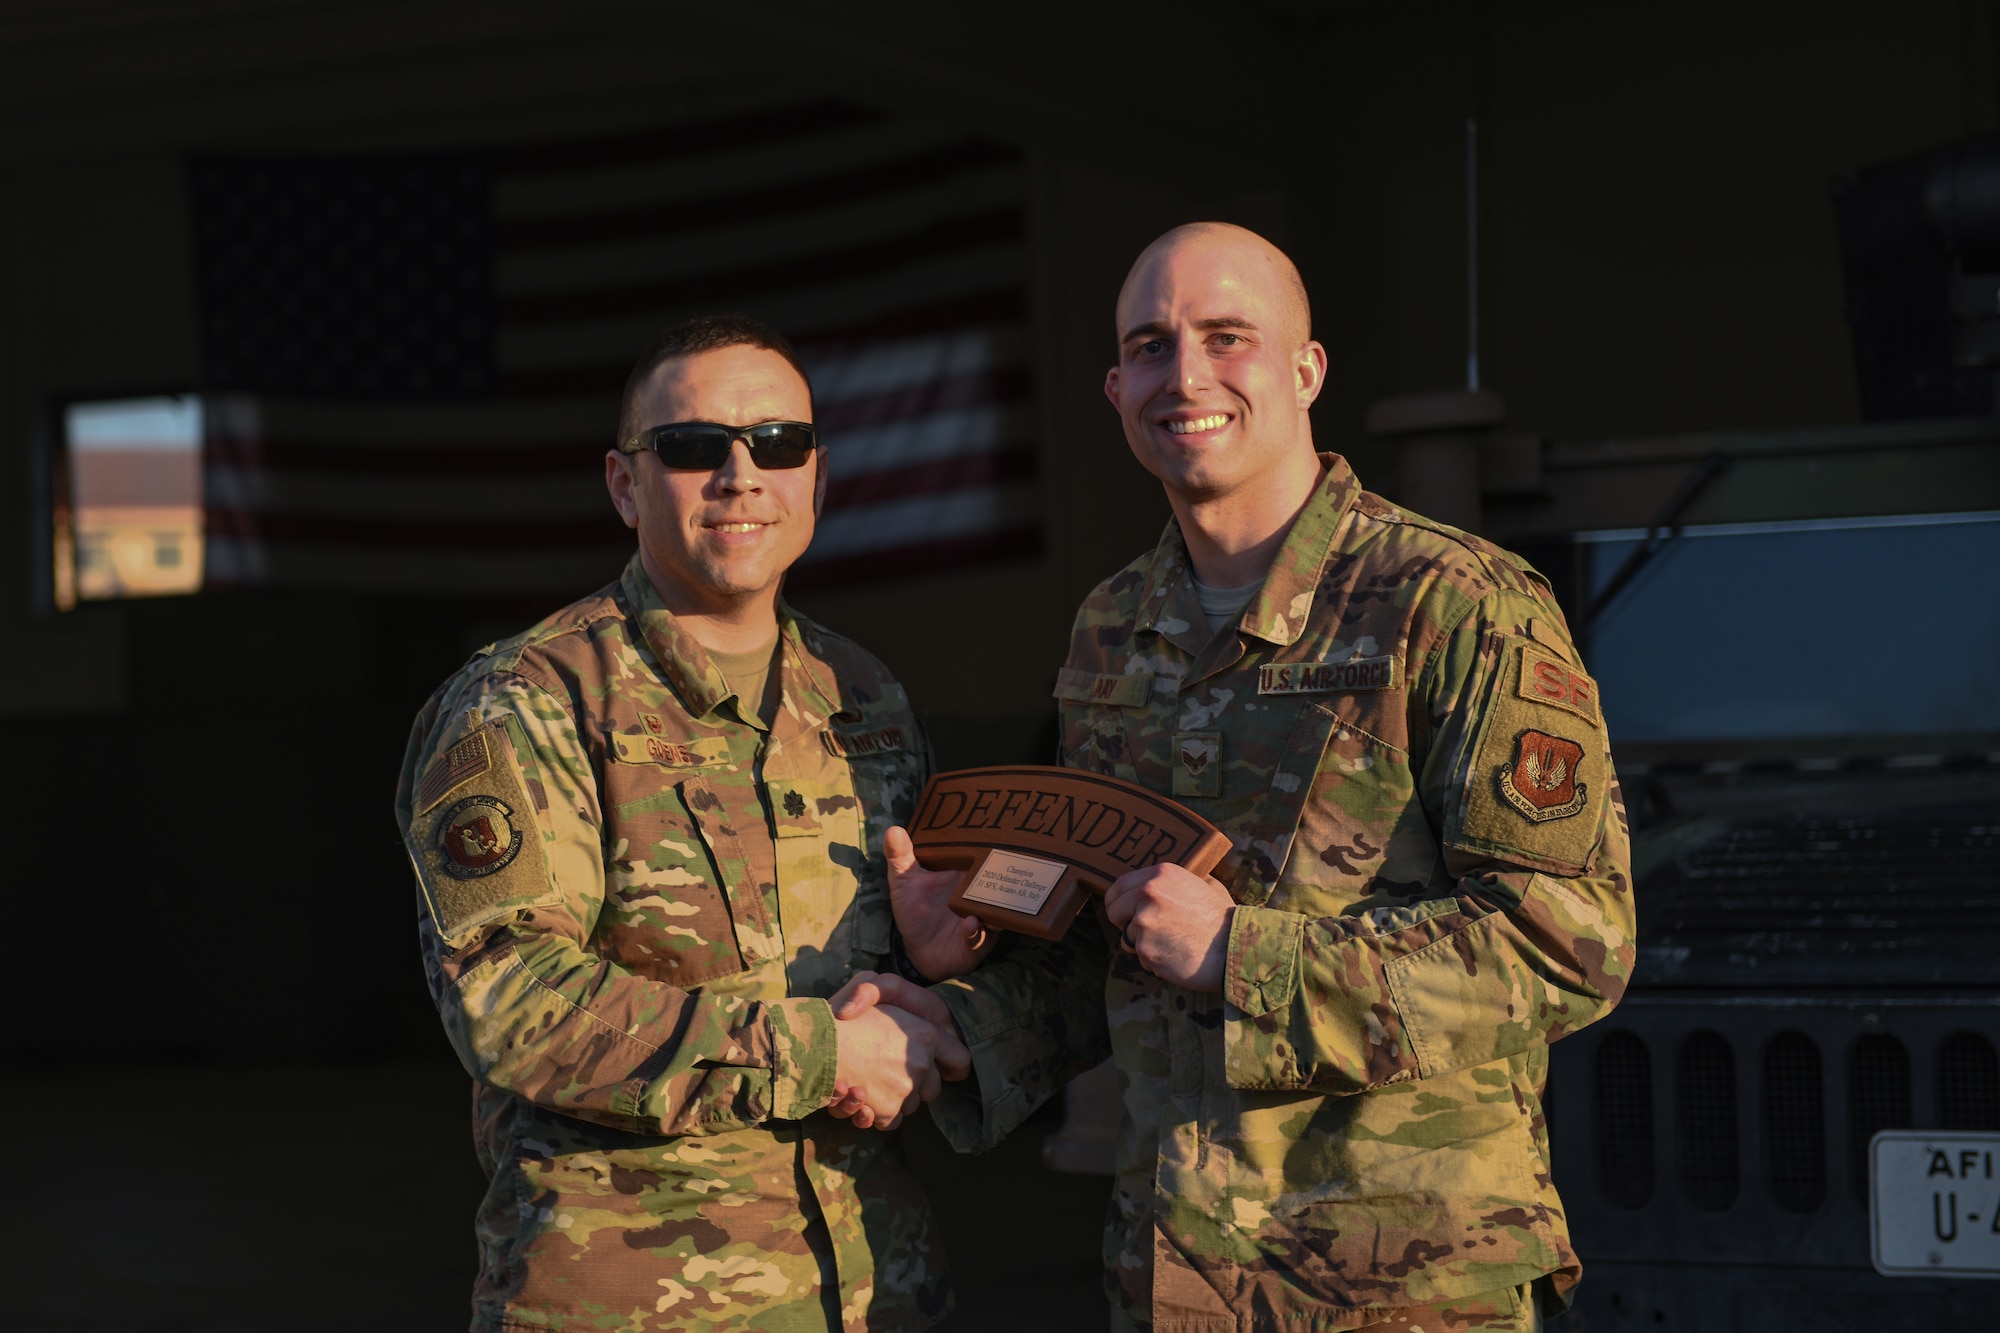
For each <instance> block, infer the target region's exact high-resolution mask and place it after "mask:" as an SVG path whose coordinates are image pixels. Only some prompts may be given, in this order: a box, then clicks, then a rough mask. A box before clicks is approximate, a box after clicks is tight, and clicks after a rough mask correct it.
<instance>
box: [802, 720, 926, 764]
mask: <svg viewBox="0 0 2000 1333" xmlns="http://www.w3.org/2000/svg"><path fill="white" fill-rule="evenodd" d="M820 735H821V736H823V737H824V738H825V739H826V752H827V753H828V754H830V755H832V756H833V757H834V758H835V759H855V758H862V757H865V756H867V755H871V754H895V753H898V752H901V751H905V750H909V749H911V748H913V747H912V746H911V744H910V734H909V732H908V731H906V730H905V729H903V728H902V727H898V726H887V727H874V728H871V729H869V730H866V731H835V730H834V729H832V728H831V727H829V728H828V729H827V730H825V731H822V732H821V733H820Z"/></svg>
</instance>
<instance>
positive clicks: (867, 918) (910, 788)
mask: <svg viewBox="0 0 2000 1333" xmlns="http://www.w3.org/2000/svg"><path fill="white" fill-rule="evenodd" d="M897 730H898V731H901V730H902V729H901V728H897ZM829 734H831V733H829ZM836 746H839V747H841V748H847V747H846V746H845V745H844V743H843V742H838V741H836V742H833V743H830V744H829V746H828V748H829V749H835V748H836ZM843 757H844V758H845V759H846V761H847V775H848V780H849V781H850V782H851V783H852V784H853V788H854V796H853V801H854V808H853V809H852V810H847V809H842V810H840V811H839V812H838V813H837V814H836V815H834V816H832V817H830V818H828V819H827V820H826V823H827V824H828V826H829V835H830V836H829V843H828V849H827V850H828V855H829V856H831V857H833V858H835V859H836V860H838V859H840V858H842V857H846V856H850V855H851V856H852V857H853V858H854V865H853V867H852V868H853V869H854V871H855V876H856V889H855V899H854V935H853V948H854V965H855V966H857V967H863V966H871V965H877V964H879V962H880V960H881V959H883V958H884V957H886V956H887V954H888V952H889V923H890V917H891V913H890V907H889V871H888V862H887V860H886V859H885V857H884V856H883V853H882V835H883V834H885V833H887V832H888V831H889V828H890V826H891V825H894V824H901V825H904V826H905V827H907V826H908V825H909V822H910V816H911V815H912V814H913V813H914V812H915V810H916V805H917V793H918V791H919V789H920V788H921V787H922V785H923V777H924V768H925V761H924V756H923V755H922V754H921V753H919V752H918V750H917V749H916V748H915V741H914V738H911V740H910V741H909V742H908V743H906V745H905V746H904V747H902V748H897V749H879V750H875V751H873V752H870V753H859V752H856V751H855V750H854V749H851V748H847V753H846V754H845V755H844V756H843ZM835 819H843V820H847V821H851V822H848V823H845V825H844V827H845V828H846V829H847V830H851V832H850V833H847V834H846V836H842V834H841V833H840V832H839V831H837V830H836V829H835V828H834V820H835ZM850 837H851V838H852V839H853V841H852V843H849V841H848V838H850ZM870 960H873V962H871V961H870Z"/></svg>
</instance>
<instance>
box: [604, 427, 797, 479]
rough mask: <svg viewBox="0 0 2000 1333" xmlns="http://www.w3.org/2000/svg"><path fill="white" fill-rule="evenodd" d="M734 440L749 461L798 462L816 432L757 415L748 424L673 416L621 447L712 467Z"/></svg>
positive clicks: (674, 464) (691, 466)
mask: <svg viewBox="0 0 2000 1333" xmlns="http://www.w3.org/2000/svg"><path fill="white" fill-rule="evenodd" d="M738 440H744V441H747V442H748V443H749V445H750V461H751V462H753V463H755V464H756V465H757V466H758V467H760V468H764V469H767V470H769V469H773V468H792V467H804V466H805V462H806V460H807V459H808V458H811V457H812V454H813V450H814V449H815V448H817V447H818V446H819V432H817V431H815V430H814V429H813V428H812V427H811V426H810V425H808V424H807V423H806V422H803V421H760V422H758V423H757V424H756V425H754V426H725V425H723V424H722V423H720V422H716V421H675V422H670V423H668V424H667V425H664V426H654V427H652V428H651V429H649V430H644V431H641V432H640V433H639V435H638V437H637V438H636V439H630V440H627V441H626V442H625V452H626V453H628V454H629V453H636V452H638V451H639V450H641V449H651V450H652V451H653V452H654V453H656V454H658V455H659V456H660V462H662V463H664V464H665V465H666V466H668V467H671V468H683V469H686V470H688V471H700V472H713V471H715V469H717V468H719V467H721V466H722V464H723V463H724V461H726V460H727V459H728V457H729V451H730V449H732V448H733V447H735V444H736V442H737V441H738Z"/></svg>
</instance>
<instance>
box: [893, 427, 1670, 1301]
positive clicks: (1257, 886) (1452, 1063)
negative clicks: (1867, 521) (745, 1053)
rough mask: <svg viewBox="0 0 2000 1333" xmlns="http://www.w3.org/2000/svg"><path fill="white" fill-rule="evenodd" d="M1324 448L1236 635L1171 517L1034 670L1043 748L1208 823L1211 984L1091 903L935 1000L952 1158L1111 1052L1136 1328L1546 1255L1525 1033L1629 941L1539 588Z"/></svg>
mask: <svg viewBox="0 0 2000 1333" xmlns="http://www.w3.org/2000/svg"><path fill="white" fill-rule="evenodd" d="M1325 458H1326V465H1327V470H1326V473H1325V476H1324V479H1323V482H1322V484H1321V486H1320V488H1319V489H1318V491H1317V492H1316V493H1315V495H1314V497H1313V498H1312V500H1311V501H1310V502H1309V503H1308V504H1307V506H1306V507H1305V509H1304V510H1303V511H1302V512H1301V513H1300V515H1299V517H1298V519H1297V520H1296V521H1295V523H1294V524H1293V527H1292V529H1291V532H1290V533H1289V534H1288V536H1287V538H1286V541H1285V543H1284V546H1283V547H1282V549H1281V550H1280V552H1279V554H1278V556H1277V560H1276V563H1275V564H1274V566H1273V568H1272V570H1271V572H1270V574H1269V576H1268V577H1267V578H1266V579H1265V581H1264V583H1263V585H1262V588H1261V589H1260V591H1259V592H1258V594H1257V596H1256V597H1255V598H1254V599H1253V600H1252V601H1251V602H1250V604H1249V605H1248V606H1247V607H1246V608H1245V610H1244V613H1243V616H1242V619H1241V621H1240V622H1239V623H1237V624H1235V625H1230V626H1225V627H1224V628H1223V630H1222V631H1221V632H1220V633H1217V634H1213V635H1211V634H1210V633H1209V631H1208V627H1207V622H1206V621H1205V620H1204V619H1203V617H1202V613H1201V608H1200V605H1199V603H1198V601H1197V599H1196V595H1195V590H1194V587H1193V584H1192V580H1191V577H1190V569H1191V567H1190V565H1189V563H1188V557H1187V551H1186V547H1185V545H1184V544H1183V542H1182V540H1181V537H1180V533H1179V530H1178V528H1177V527H1175V526H1174V525H1173V524H1171V523H1170V524H1169V525H1168V528H1167V532H1166V534H1165V536H1164V537H1163V538H1162V540H1161V542H1160V545H1159V547H1158V548H1157V549H1156V550H1155V551H1153V552H1152V553H1151V554H1149V555H1147V556H1145V557H1143V558H1141V559H1139V560H1137V561H1134V562H1133V563H1132V564H1131V565H1129V566H1127V567H1126V568H1125V569H1124V570H1122V571H1121V572H1119V573H1118V574H1116V575H1115V576H1113V577H1112V578H1111V579H1110V580H1108V581H1107V582H1105V583H1103V584H1102V585H1100V586H1099V587H1098V588H1097V589H1096V590H1095V591H1094V592H1093V593H1092V594H1091V595H1090V596H1089V598H1087V599H1086V600H1085V601H1084V603H1083V606H1082V608H1081V610H1080V611H1079V612H1078V614H1077V619H1076V628H1075V632H1074V637H1073V638H1072V640H1071V647H1070V656H1069V663H1068V666H1067V667H1066V668H1065V669H1064V671H1063V672H1062V673H1061V676H1060V677H1059V680H1058V684H1057V687H1056V694H1057V697H1058V698H1059V699H1060V700H1061V710H1062V719H1063V733H1064V734H1063V749H1064V758H1065V762H1066V763H1067V764H1069V765H1071V766H1074V767H1079V768H1088V769H1092V770H1095V771H1098V772H1102V773H1108V774H1112V775H1115V776H1117V777H1122V778H1126V779H1130V780H1134V781H1138V782H1141V783H1144V784H1145V785H1147V786H1148V787H1151V788H1153V789H1154V790H1156V791H1161V792H1167V793H1170V794H1172V795H1173V796H1174V797H1176V798H1177V799H1179V800H1180V801H1181V802H1183V803H1184V804H1186V805H1187V806H1189V807H1190V808H1191V809H1193V810H1195V811H1197V812H1199V813H1200V814H1202V815H1204V816H1206V817H1207V818H1208V819H1209V820H1211V821H1212V822H1214V823H1215V824H1216V825H1217V826H1218V827H1220V828H1221V829H1223V830H1224V831H1225V832H1226V833H1228V834H1229V836H1230V838H1231V840H1232V841H1233V843H1234V845H1235V846H1234V851H1233V852H1232V854H1231V855H1230V856H1229V857H1228V858H1226V859H1225V860H1224V862H1223V864H1222V866H1221V867H1219V868H1218V870H1217V871H1216V876H1217V878H1218V879H1220V880H1222V882H1223V883H1224V884H1226V885H1228V886H1229V887H1230V890H1231V892H1232V894H1233V896H1234V897H1235V898H1236V900H1237V903H1238V904H1239V905H1238V906H1237V907H1236V908H1235V909H1234V911H1233V912H1232V914H1231V918H1230V920H1231V924H1230V927H1229V939H1228V955H1227V962H1226V970H1225V979H1224V985H1223V990H1222V992H1221V993H1220V994H1197V993H1193V992H1189V991H1186V990H1183V989H1181V988H1179V987H1176V986H1172V985H1169V984H1167V983H1165V982H1162V981H1160V980H1158V979H1157V978H1155V977H1153V976H1152V975H1151V974H1150V973H1148V972H1146V971H1144V970H1143V969H1142V968H1141V967H1139V965H1138V964H1137V962H1136V960H1134V959H1133V958H1132V957H1131V956H1130V955H1127V954H1124V953H1122V952H1120V951H1115V950H1113V949H1112V948H1111V947H1110V939H1111V935H1110V931H1109V927H1108V925H1106V924H1105V923H1104V922H1103V918H1102V913H1101V908H1100V911H1099V914H1098V928H1097V929H1093V928H1092V923H1091V921H1090V920H1089V919H1088V918H1085V919H1081V920H1079V922H1078V924H1077V925H1076V926H1075V927H1073V928H1072V929H1071V931H1070V933H1069V936H1068V937H1067V939H1065V940H1064V941H1063V942H1061V943H1060V944H1056V945H1039V944H1034V943H1024V944H1022V945H1019V946H1017V947H1015V948H1014V949H1013V950H1012V952H1011V953H1009V954H1008V955H1007V956H1006V957H1005V958H1004V959H1003V960H1001V961H997V962H991V963H989V964H988V965H987V966H985V967H982V968H980V969H977V970H975V971H974V972H972V973H970V974H968V975H967V976H965V977H963V978H960V979H958V980H956V981H954V982H948V983H945V984H944V985H942V986H940V987H938V990H939V993H941V994H943V995H944V996H945V998H946V1000H947V1002H948V1003H949V1004H950V1005H951V1006H952V1008H953V1011H954V1014H955V1016H956V1017H957V1019H958V1022H959V1025H960V1027H961V1029H962V1030H963V1031H964V1033H965V1035H966V1038H967V1040H968V1042H969V1043H970V1044H971V1046H972V1049H973V1053H974V1058H975V1069H976V1073H977V1092H976V1093H975V1092H973V1091H972V1090H971V1085H962V1086H961V1088H959V1089H955V1090H951V1091H948V1092H947V1094H946V1096H945V1097H944V1098H942V1099H940V1100H939V1101H938V1102H936V1103H933V1112H934V1114H935V1115H936V1117H937V1119H938V1121H939V1123H940V1125H941V1126H942V1127H943V1128H944V1129H945V1131H946V1133H947V1135H948V1136H949V1137H951V1138H952V1139H953V1140H954V1143H955V1146H958V1147H960V1148H961V1149H974V1148H977V1147H979V1146H981V1145H983V1144H989V1143H991V1142H994V1141H996V1140H997V1139H998V1138H999V1137H1000V1136H1001V1135H1003V1134H1005V1133H1006V1132H1007V1131H1008V1130H1009V1129H1011V1128H1012V1127H1013V1126H1014V1125H1016V1124H1018V1123H1019V1122H1020V1120H1021V1118H1022V1117H1023V1116H1024V1115H1025V1114H1026V1113H1027V1112H1028V1111H1029V1110H1032V1109H1033V1107H1034V1106H1035V1105H1036V1104H1037V1103H1039V1102H1040V1101H1041V1100H1042V1099H1044V1098H1045V1097H1047V1096H1048V1095H1049V1094H1050V1093H1051V1092H1052V1091H1053V1090H1054V1089H1055V1088H1056V1087H1058V1086H1060V1084H1061V1083H1062V1081H1063V1080H1065V1079H1066V1078H1068V1077H1070V1076H1071V1075H1072V1074H1074V1073H1075V1072H1077V1071H1078V1070H1079V1069H1081V1068H1084V1067H1087V1066H1088V1065H1089V1064H1091V1063H1093V1062H1094V1061H1096V1060H1098V1059H1101V1058H1102V1057H1103V1055H1104V1053H1105V1051H1106V1049H1107V1038H1108V1047H1109V1049H1110V1050H1111V1051H1112V1052H1113V1053H1115V1055H1116V1056H1117V1063H1118V1069H1119V1080H1120V1087H1121V1089H1122V1094H1123V1098H1124V1104H1125V1105H1124V1112H1125V1114H1124V1127H1123V1130H1122V1133H1121V1136H1120V1143H1119V1148H1118V1178H1117V1183H1116V1187H1115V1190H1114V1193H1113V1199H1112V1206H1111V1209H1110V1213H1109V1220H1108V1226H1107V1235H1106V1239H1105V1259H1106V1267H1107V1278H1106V1281H1107V1284H1108V1286H1109V1287H1110V1290H1111V1294H1112V1297H1113V1304H1114V1309H1115V1310H1118V1311H1120V1312H1122V1313H1121V1315H1120V1320H1121V1322H1130V1323H1137V1324H1148V1323H1150V1324H1151V1325H1153V1326H1154V1327H1156V1328H1158V1329H1160V1330H1163V1331H1164V1330H1175V1331H1176V1333H1181V1331H1185V1330H1203V1331H1204V1333H1206V1331H1207V1330H1218V1331H1219V1330H1231V1331H1232V1333H1233V1331H1235V1330H1244V1331H1246V1333H1247V1330H1250V1329H1252V1328H1259V1329H1262V1328H1283V1329H1288V1330H1307V1329H1334V1328H1349V1327H1355V1326H1358V1325H1362V1324H1366V1323H1371V1322H1375V1321H1377V1320H1380V1319H1383V1318H1385V1317H1386V1316H1385V1311H1389V1310H1393V1309H1396V1308H1399V1307H1408V1306H1421V1305H1428V1304H1432V1303H1437V1302H1443V1301H1448V1300H1453V1299H1457V1298H1464V1297H1467V1296H1471V1295H1474V1294H1476V1293H1488V1292H1493V1291H1496V1290H1498V1289H1504V1288H1508V1287H1513V1286H1518V1285H1520V1284H1523V1283H1526V1282H1529V1281H1531V1280H1533V1279H1536V1278H1538V1277H1540V1276H1541V1275H1544V1274H1554V1275H1555V1281H1554V1286H1555V1287H1556V1289H1557V1290H1559V1291H1567V1289H1568V1287H1569V1286H1570V1285H1572V1284H1573V1283H1574V1281H1575V1279H1576V1275H1577V1272H1578V1266H1577V1261H1576V1257H1575V1255H1574V1253H1573V1252H1572V1251H1571V1249H1570V1245H1569V1240H1568V1235H1567V1231H1566V1228H1565V1225H1564V1220H1563V1213H1562V1205H1561V1201H1560V1200H1559V1199H1558V1198H1557V1197H1556V1191H1555V1189H1554V1186H1553V1185H1552V1183H1551V1181H1550V1175H1549V1156H1548V1139H1547V1131H1546V1125H1545V1122H1544V1119H1543V1115H1542V1108H1541V1102H1540V1099H1539V1093H1540V1090H1541V1088H1542V1086H1543V1083H1544V1080H1545V1076H1546V1071H1547V1061H1548V1046H1547V1043H1548V1042H1550V1041H1552V1040H1554V1039H1555V1038H1557V1037H1560V1036H1562V1035H1563V1034H1565V1033H1567V1032H1570V1031H1572V1030H1574V1029H1576V1028H1579V1027H1581V1026H1583V1025H1584V1024H1586V1023H1589V1022H1590V1021H1592V1020H1593V1019H1595V1018H1597V1017H1599V1016H1600V1015H1602V1014H1603V1013H1604V1012H1606V1011H1607V1010H1608V1009H1609V1008H1610V1007H1611V1005H1613V1004H1614V1003H1616V1002H1617V1000H1618V997H1619V996H1620V995H1621V994H1622V992H1623V990H1624V987H1625V982H1626V979H1627V978H1628V976H1629V975H1630V972H1631V966H1632V959H1633V947H1632V934H1633V908H1632V890H1631V882H1630V879H1629V875H1628V870H1627V860H1628V841H1627V832H1626V828H1625V824H1624V813H1623V808H1622V805H1621V803H1620V799H1619V795H1618V791H1617V783H1616V779H1615V778H1614V777H1613V775H1612V771H1611V763H1610V751H1609V748H1608V745H1607V743H1606V739H1605V733H1604V725H1603V718H1602V715H1601V713H1600V711H1599V708H1598V703H1597V699H1596V694H1595V687H1594V685H1593V684H1592V682H1591V680H1590V678H1589V677H1588V676H1586V675H1585V674H1584V672H1583V670H1582V668H1581V665H1580V663H1579V662H1578V659H1577V655H1576V652H1575V650H1574V649H1573V648H1572V647H1571V645H1570V642H1569V639H1568V636H1567V633H1566V631H1565V628H1564V625H1563V620H1562V616H1561V613H1560V612H1559V611H1558V610H1557V609H1556V607H1555V605H1554V603H1553V601H1552V600H1551V599H1550V597H1549V594H1548V589H1547V586H1546V585H1545V584H1544V583H1543V582H1542V580H1541V578H1540V576H1539V575H1536V574H1534V573H1533V572H1532V571H1530V570H1528V569H1527V567H1526V566H1524V565H1523V564H1521V563H1520V562H1519V561H1517V560H1516V559H1515V558H1514V557H1512V556H1510V555H1508V554H1507V553H1506V552H1504V551H1502V550H1500V549H1499V548H1497V547H1494V546H1492V545H1489V544H1488V543H1486V542H1483V541H1480V540H1479V539H1478V538H1476V537H1472V536H1469V535H1467V534H1465V533H1462V532H1458V531H1456V530H1454V529H1450V528H1446V527H1443V526H1441V525H1438V524H1435V523H1431V522H1429V521H1428V520H1425V519H1422V518H1419V517H1417V516H1415V515H1413V514H1407V513H1403V512H1400V511H1398V510H1397V509H1395V508H1394V507H1393V506H1391V505H1389V504H1388V503H1386V502H1385V501H1383V500H1381V499H1380V498H1378V497H1376V496H1374V495H1370V494H1367V493H1365V492H1364V491H1362V489H1361V487H1360V484H1359V483H1358V482H1357V481H1356V480H1355V478H1354V475H1353V473H1352V472H1351V471H1350V470H1349V469H1348V467H1347V464H1346V463H1345V462H1344V461H1343V460H1342V459H1340V458H1339V457H1337V456H1334V455H1327V456H1325ZM1107 975H1108V982H1107V980H1106V977H1107ZM1093 992H1094V993H1093ZM1091 1004H1097V1005H1098V1006H1099V1009H1098V1016H1097V1017H1096V1019H1095V1021H1094V1022H1093V1021H1092V1018H1091V1015H1090V1014H1089V1013H1088V1012H1087V1007H1088V1006H1089V1005H1091ZM1107 1024H1108V1031H1107ZM975 1100H976V1101H977V1102H978V1104H977V1105H975V1104H974V1102H975Z"/></svg>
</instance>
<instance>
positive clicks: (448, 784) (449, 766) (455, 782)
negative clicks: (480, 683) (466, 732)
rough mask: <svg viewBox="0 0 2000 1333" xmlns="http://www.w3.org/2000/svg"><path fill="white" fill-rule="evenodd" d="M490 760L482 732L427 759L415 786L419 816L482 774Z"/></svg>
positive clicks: (474, 733)
mask: <svg viewBox="0 0 2000 1333" xmlns="http://www.w3.org/2000/svg"><path fill="white" fill-rule="evenodd" d="M492 762H493V761H492V759H491V758H490V757H489V756H488V755H487V752H486V733H485V732H484V731H475V732H473V733H472V734H471V735H470V736H467V737H466V738H465V739H464V740H462V741H460V742H459V743H458V744H456V745H454V746H452V747H451V748H450V749H449V750H446V751H445V752H444V753H443V754H441V755H439V756H438V757H437V758H435V759H433V760H431V766H430V767H429V768H427V769H425V770H424V777H423V781H421V782H419V783H418V784H417V805H416V812H417V813H418V814H423V813H424V812H425V811H426V810H429V809H430V808H431V807H432V806H434V805H436V804H437V803H438V802H439V801H442V800H443V799H444V798H445V797H446V796H448V795H450V794H451V789H452V788H454V787H458V786H462V785H464V784H465V783H467V782H470V781H471V780H472V779H474V778H476V777H478V776H479V775H480V774H481V773H484V772H485V771H486V767H487V765H488V764H490V763H492Z"/></svg>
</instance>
